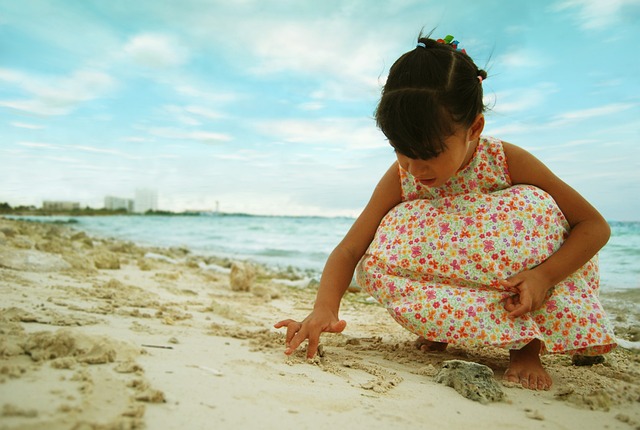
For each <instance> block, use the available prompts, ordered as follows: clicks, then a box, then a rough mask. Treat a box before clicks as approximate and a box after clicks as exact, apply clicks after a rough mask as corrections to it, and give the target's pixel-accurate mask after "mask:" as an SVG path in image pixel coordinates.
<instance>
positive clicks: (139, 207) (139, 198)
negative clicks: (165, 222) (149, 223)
mask: <svg viewBox="0 0 640 430" xmlns="http://www.w3.org/2000/svg"><path fill="white" fill-rule="evenodd" d="M156 210H158V192H157V191H155V190H151V189H148V188H140V189H137V190H136V198H135V201H134V204H133V211H134V212H137V213H145V212H147V211H156Z"/></svg>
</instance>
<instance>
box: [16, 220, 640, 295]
mask: <svg viewBox="0 0 640 430" xmlns="http://www.w3.org/2000/svg"><path fill="white" fill-rule="evenodd" d="M12 218H19V219H30V220H34V221H40V222H56V223H65V224H66V223H68V224H70V226H72V227H73V228H76V229H80V230H83V231H85V232H87V233H89V234H92V235H96V236H101V237H110V238H116V239H120V240H127V241H131V242H135V243H137V244H140V245H148V246H159V247H185V248H188V249H189V250H191V252H193V253H195V254H201V255H214V256H217V257H228V258H231V259H238V260H251V261H255V262H258V263H262V264H265V265H268V266H272V267H278V268H288V267H293V268H295V269H300V270H303V271H308V272H311V273H312V274H314V273H315V274H317V275H319V274H320V272H321V271H322V268H323V266H324V263H325V261H326V259H327V257H328V256H329V253H330V252H331V251H332V250H333V248H334V247H335V246H336V245H337V244H338V242H339V241H340V240H341V239H342V237H343V236H344V235H345V233H346V232H347V231H348V229H349V228H350V227H351V225H352V224H353V222H354V219H353V218H325V217H287V216H253V215H224V214H221V215H199V216H160V215H154V216H80V217H12ZM610 225H611V230H612V235H611V239H610V240H609V243H608V244H607V245H606V246H605V247H604V248H603V249H602V250H601V252H600V255H599V256H600V272H601V273H600V276H601V289H602V290H603V291H616V290H630V289H638V288H640V222H617V221H615V222H610Z"/></svg>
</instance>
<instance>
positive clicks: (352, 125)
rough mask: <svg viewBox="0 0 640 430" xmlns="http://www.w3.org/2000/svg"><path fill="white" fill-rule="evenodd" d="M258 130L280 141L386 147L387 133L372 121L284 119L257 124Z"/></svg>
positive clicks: (372, 147)
mask: <svg viewBox="0 0 640 430" xmlns="http://www.w3.org/2000/svg"><path fill="white" fill-rule="evenodd" d="M258 129H259V131H261V132H262V133H264V134H267V135H269V136H271V137H272V138H275V139H276V140H279V141H284V142H289V143H302V144H309V145H321V146H342V147H344V148H348V149H377V148H380V147H384V145H385V143H384V136H383V135H382V133H380V131H378V130H377V129H376V127H375V124H374V122H373V120H366V121H365V120H360V119H349V118H347V119H345V118H323V119H319V120H300V119H295V120H281V121H269V122H264V123H260V124H259V125H258Z"/></svg>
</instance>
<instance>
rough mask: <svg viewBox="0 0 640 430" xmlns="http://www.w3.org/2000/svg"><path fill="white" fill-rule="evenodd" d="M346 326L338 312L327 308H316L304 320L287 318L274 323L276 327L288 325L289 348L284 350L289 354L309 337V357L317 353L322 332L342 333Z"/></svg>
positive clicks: (287, 339) (287, 345) (287, 342)
mask: <svg viewBox="0 0 640 430" xmlns="http://www.w3.org/2000/svg"><path fill="white" fill-rule="evenodd" d="M346 326H347V322H346V321H345V320H341V319H339V318H338V315H337V313H336V312H332V311H329V310H325V309H314V310H313V312H311V313H310V314H309V316H307V317H306V318H305V319H304V321H302V322H298V321H295V320H292V319H287V320H283V321H279V322H277V323H276V324H275V325H274V327H275V328H281V327H287V336H286V340H285V342H286V347H287V349H286V350H285V351H284V353H285V354H287V355H291V354H293V352H294V351H295V350H296V349H297V348H298V346H300V344H301V343H302V342H304V340H305V339H309V345H308V346H307V358H313V356H314V355H316V352H317V351H318V345H319V344H320V334H321V333H324V332H329V333H341V332H342V330H344V328H345V327H346Z"/></svg>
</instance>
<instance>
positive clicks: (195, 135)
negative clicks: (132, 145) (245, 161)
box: [148, 127, 233, 144]
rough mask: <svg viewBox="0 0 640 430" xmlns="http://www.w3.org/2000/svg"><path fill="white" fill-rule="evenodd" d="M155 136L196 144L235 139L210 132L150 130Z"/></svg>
mask: <svg viewBox="0 0 640 430" xmlns="http://www.w3.org/2000/svg"><path fill="white" fill-rule="evenodd" d="M148 132H149V133H150V134H152V135H153V136H157V137H161V138H164V139H172V140H192V141H196V142H202V143H208V144H217V143H223V142H228V141H231V140H233V138H232V137H231V136H230V135H228V134H225V133H214V132H210V131H202V130H195V131H185V130H180V129H177V128H171V127H152V128H150V129H149V130H148Z"/></svg>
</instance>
